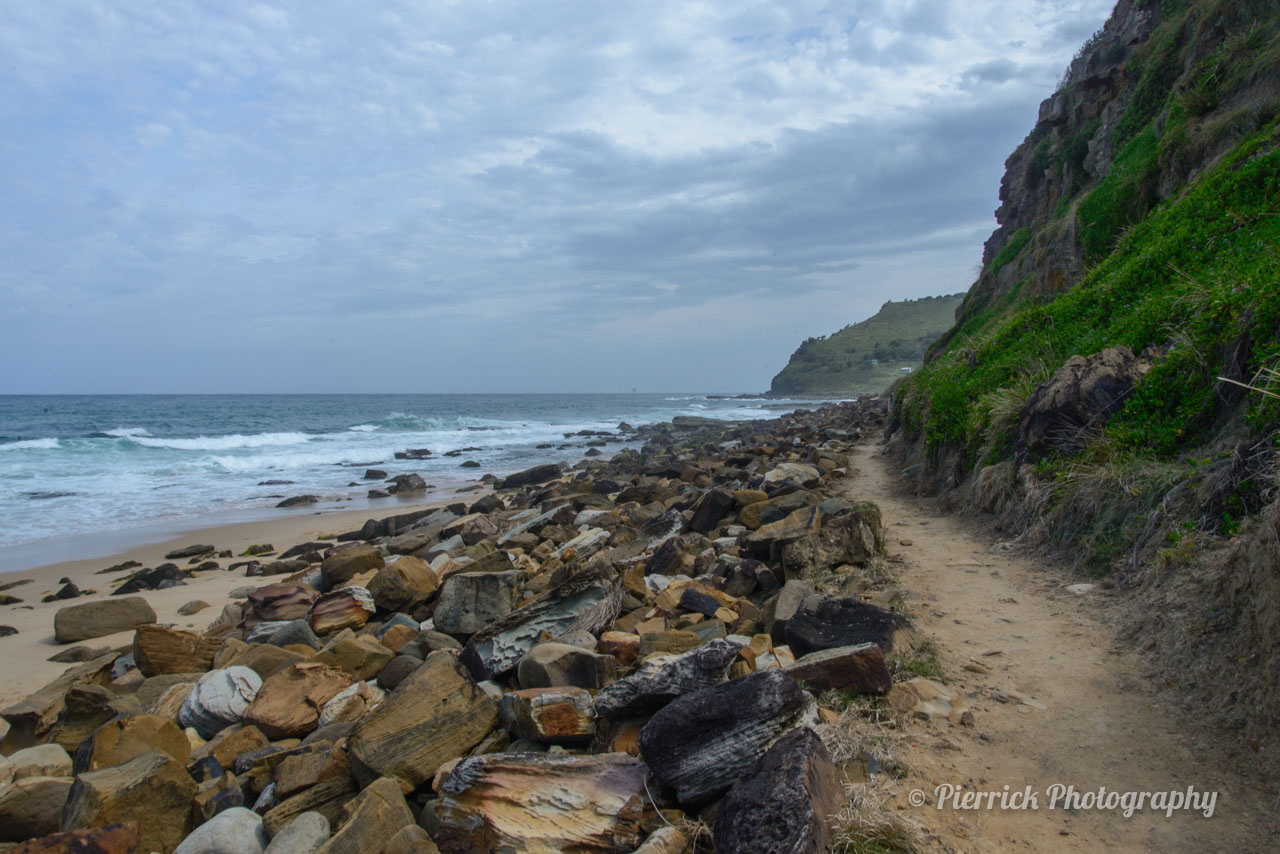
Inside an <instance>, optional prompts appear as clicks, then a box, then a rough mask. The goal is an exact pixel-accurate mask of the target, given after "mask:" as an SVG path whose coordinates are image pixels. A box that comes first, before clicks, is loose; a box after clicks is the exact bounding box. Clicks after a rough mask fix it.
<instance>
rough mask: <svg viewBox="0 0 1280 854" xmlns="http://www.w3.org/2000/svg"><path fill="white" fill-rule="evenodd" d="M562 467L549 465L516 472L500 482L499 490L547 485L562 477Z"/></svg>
mask: <svg viewBox="0 0 1280 854" xmlns="http://www.w3.org/2000/svg"><path fill="white" fill-rule="evenodd" d="M560 475H561V471H560V466H558V465H556V464H555V463H547V464H546V465H541V466H534V467H533V468H531V469H525V470H524V471H520V472H516V473H515V474H513V475H508V476H507V477H505V478H503V479H502V480H500V481H498V484H497V487H498V489H515V488H516V487H520V486H530V485H532V484H535V483H546V482H547V481H550V480H555V479H556V478H558V477H560Z"/></svg>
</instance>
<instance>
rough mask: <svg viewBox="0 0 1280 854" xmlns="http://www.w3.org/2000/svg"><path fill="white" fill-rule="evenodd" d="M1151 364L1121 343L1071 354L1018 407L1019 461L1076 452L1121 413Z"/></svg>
mask: <svg viewBox="0 0 1280 854" xmlns="http://www.w3.org/2000/svg"><path fill="white" fill-rule="evenodd" d="M1151 365H1152V362H1151V360H1149V359H1144V358H1140V357H1138V356H1135V355H1134V354H1133V351H1132V350H1130V349H1129V348H1128V347H1125V346H1123V345H1122V346H1119V347H1109V348H1107V349H1106V350H1103V351H1101V352H1099V353H1094V354H1092V355H1090V356H1072V357H1071V358H1070V359H1068V360H1067V361H1066V363H1065V364H1064V365H1063V366H1062V367H1060V368H1058V370H1056V371H1054V373H1053V376H1051V377H1049V379H1047V380H1045V381H1044V382H1043V383H1041V384H1040V386H1039V387H1038V388H1037V389H1036V390H1035V392H1034V393H1033V394H1032V395H1031V397H1030V399H1029V400H1027V402H1026V405H1024V406H1023V407H1022V412H1021V413H1019V416H1018V433H1017V438H1016V440H1015V449H1016V452H1017V458H1018V460H1019V461H1022V462H1028V461H1029V462H1035V461H1036V460H1038V459H1040V458H1041V457H1043V456H1044V455H1045V454H1046V453H1048V452H1050V451H1053V450H1062V451H1074V450H1079V449H1080V448H1081V447H1083V446H1084V443H1085V442H1086V441H1087V440H1088V438H1089V436H1090V435H1092V434H1093V433H1094V432H1095V431H1097V430H1098V429H1100V428H1101V427H1102V425H1104V424H1105V423H1106V422H1107V420H1108V419H1109V418H1110V417H1111V416H1112V415H1114V414H1115V413H1116V412H1117V411H1119V409H1120V407H1121V405H1122V404H1123V403H1124V399H1125V397H1127V396H1128V394H1129V392H1130V390H1132V389H1133V387H1134V386H1135V385H1136V384H1137V383H1139V382H1140V381H1141V380H1142V378H1143V377H1144V376H1145V375H1146V373H1147V371H1149V370H1150V369H1151Z"/></svg>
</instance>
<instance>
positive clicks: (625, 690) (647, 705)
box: [595, 638, 740, 719]
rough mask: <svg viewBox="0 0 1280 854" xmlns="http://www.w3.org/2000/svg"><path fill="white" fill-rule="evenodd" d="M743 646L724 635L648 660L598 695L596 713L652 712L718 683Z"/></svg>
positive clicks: (727, 675) (611, 715)
mask: <svg viewBox="0 0 1280 854" xmlns="http://www.w3.org/2000/svg"><path fill="white" fill-rule="evenodd" d="M739 649H740V645H739V644H737V643H735V642H733V641H730V640H726V639H723V638H720V639H716V640H712V641H708V642H707V643H704V644H702V645H701V646H698V647H695V648H694V649H691V650H689V651H688V652H684V653H681V654H679V655H657V656H654V657H652V658H648V659H645V660H644V661H643V662H641V664H640V666H639V668H638V669H637V670H636V672H635V673H633V674H631V675H630V676H625V677H623V678H622V679H619V680H618V681H616V682H614V683H613V684H611V685H608V686H606V687H605V688H603V689H602V690H601V691H600V693H598V694H596V698H595V702H596V713H597V714H599V715H601V716H603V717H609V718H615V719H616V718H624V717H631V716H634V715H646V714H651V713H652V712H656V711H657V710H658V709H660V708H662V707H663V706H665V705H666V704H667V703H670V702H671V701H672V700H674V699H676V698H677V697H681V696H683V695H685V694H688V693H691V692H693V691H700V690H702V689H703V688H709V687H711V686H712V685H718V684H719V683H721V682H724V681H725V680H726V679H728V678H729V668H730V667H731V666H732V665H733V661H734V659H735V658H736V657H737V655H738V650H739Z"/></svg>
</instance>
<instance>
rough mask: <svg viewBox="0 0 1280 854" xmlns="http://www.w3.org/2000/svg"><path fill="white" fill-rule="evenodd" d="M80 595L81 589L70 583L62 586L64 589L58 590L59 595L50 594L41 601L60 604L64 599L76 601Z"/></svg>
mask: <svg viewBox="0 0 1280 854" xmlns="http://www.w3.org/2000/svg"><path fill="white" fill-rule="evenodd" d="M79 595H80V588H79V587H76V586H75V585H74V584H72V583H71V582H70V581H68V582H67V583H66V584H64V585H62V587H61V588H59V589H58V592H57V593H53V594H50V595H49V596H45V597H44V598H43V599H41V600H40V601H41V602H58V601H61V600H63V599H74V598H76V597H77V596H79Z"/></svg>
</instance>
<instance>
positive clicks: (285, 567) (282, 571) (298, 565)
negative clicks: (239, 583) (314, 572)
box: [244, 559, 311, 578]
mask: <svg viewBox="0 0 1280 854" xmlns="http://www.w3.org/2000/svg"><path fill="white" fill-rule="evenodd" d="M310 565H311V564H310V563H308V562H307V561H305V560H302V559H282V560H273V561H271V562H270V563H264V564H259V563H258V562H257V561H252V562H250V564H249V567H248V568H247V569H246V570H245V573H244V574H245V577H246V578H257V577H266V576H270V575H293V574H294V573H295V572H302V571H303V570H304V569H306V568H307V567H308V566H310Z"/></svg>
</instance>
